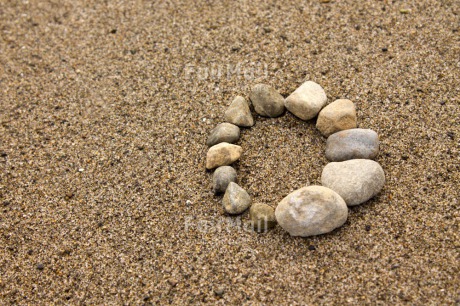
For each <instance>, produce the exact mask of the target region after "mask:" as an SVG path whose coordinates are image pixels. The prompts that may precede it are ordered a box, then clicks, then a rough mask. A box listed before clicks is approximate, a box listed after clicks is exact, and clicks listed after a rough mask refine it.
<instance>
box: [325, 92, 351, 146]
mask: <svg viewBox="0 0 460 306" xmlns="http://www.w3.org/2000/svg"><path fill="white" fill-rule="evenodd" d="M356 126H357V119H356V109H355V105H354V104H353V102H351V101H350V100H347V99H339V100H336V101H334V102H332V103H331V104H329V105H327V106H326V107H325V108H323V109H322V110H321V111H320V112H319V115H318V120H317V121H316V128H317V129H318V130H319V131H320V132H321V134H323V135H324V136H326V137H329V135H331V134H334V133H336V132H338V131H342V130H347V129H353V128H355V127H356Z"/></svg>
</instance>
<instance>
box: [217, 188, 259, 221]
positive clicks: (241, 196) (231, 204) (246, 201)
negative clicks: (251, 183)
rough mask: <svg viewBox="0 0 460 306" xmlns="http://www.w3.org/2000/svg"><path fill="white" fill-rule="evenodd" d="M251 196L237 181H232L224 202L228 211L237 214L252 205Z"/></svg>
mask: <svg viewBox="0 0 460 306" xmlns="http://www.w3.org/2000/svg"><path fill="white" fill-rule="evenodd" d="M251 201H252V200H251V196H250V195H249V194H248V193H247V191H246V190H244V189H243V188H241V187H240V186H239V185H238V184H237V183H234V182H230V184H228V187H227V190H226V191H225V194H224V198H223V200H222V204H223V207H224V210H225V212H226V213H228V214H231V215H237V214H241V213H242V212H244V211H245V210H246V209H248V208H249V206H251Z"/></svg>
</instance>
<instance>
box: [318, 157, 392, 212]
mask: <svg viewBox="0 0 460 306" xmlns="http://www.w3.org/2000/svg"><path fill="white" fill-rule="evenodd" d="M321 184H322V185H323V186H325V187H328V188H330V189H332V190H334V191H335V192H337V193H338V194H339V195H340V196H341V197H342V198H343V199H344V200H345V202H346V203H347V205H348V206H354V205H358V204H361V203H364V202H366V201H367V200H369V199H371V198H372V197H374V196H375V195H377V194H378V193H379V192H380V190H382V188H383V185H384V184H385V173H384V172H383V169H382V167H381V166H380V164H379V163H377V162H375V161H373V160H369V159H351V160H347V161H343V162H332V163H329V164H327V165H326V167H324V169H323V172H322V174H321Z"/></svg>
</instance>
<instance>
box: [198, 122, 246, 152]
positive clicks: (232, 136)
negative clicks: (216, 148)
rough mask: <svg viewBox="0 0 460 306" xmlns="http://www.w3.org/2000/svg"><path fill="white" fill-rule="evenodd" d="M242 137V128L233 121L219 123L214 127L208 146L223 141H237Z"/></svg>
mask: <svg viewBox="0 0 460 306" xmlns="http://www.w3.org/2000/svg"><path fill="white" fill-rule="evenodd" d="M238 139H240V128H239V127H237V126H236V125H234V124H231V123H227V122H225V123H219V124H218V125H217V126H216V127H215V128H213V129H212V131H211V133H210V134H209V137H208V140H207V141H206V144H207V145H208V147H211V146H213V145H216V144H218V143H221V142H228V143H235V142H237V141H238Z"/></svg>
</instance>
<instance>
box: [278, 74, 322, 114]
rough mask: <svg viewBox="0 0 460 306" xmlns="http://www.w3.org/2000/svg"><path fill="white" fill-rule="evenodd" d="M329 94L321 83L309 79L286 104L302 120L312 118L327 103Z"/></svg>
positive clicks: (288, 98) (290, 96)
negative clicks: (327, 94)
mask: <svg viewBox="0 0 460 306" xmlns="http://www.w3.org/2000/svg"><path fill="white" fill-rule="evenodd" d="M326 102H327V96H326V93H325V92H324V89H323V88H322V87H321V85H319V84H317V83H315V82H312V81H307V82H305V83H303V84H302V85H301V86H300V87H299V88H297V89H296V90H295V91H294V92H293V93H292V94H291V95H289V97H287V98H286V100H285V101H284V106H286V108H287V109H288V111H290V112H291V113H293V114H294V115H295V116H297V117H299V118H300V119H302V120H310V119H312V118H314V117H316V115H318V113H319V111H320V110H321V109H322V108H323V107H324V105H326Z"/></svg>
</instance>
